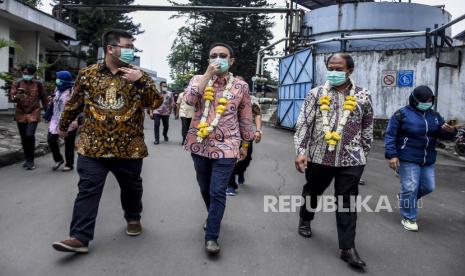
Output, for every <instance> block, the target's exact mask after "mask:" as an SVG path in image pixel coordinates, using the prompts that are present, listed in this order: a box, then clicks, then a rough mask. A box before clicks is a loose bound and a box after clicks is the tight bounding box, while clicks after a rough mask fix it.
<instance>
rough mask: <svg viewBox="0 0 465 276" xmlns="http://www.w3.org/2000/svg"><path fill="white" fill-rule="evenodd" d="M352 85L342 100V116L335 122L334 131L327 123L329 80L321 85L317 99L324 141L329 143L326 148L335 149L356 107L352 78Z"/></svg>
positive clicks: (329, 102)
mask: <svg viewBox="0 0 465 276" xmlns="http://www.w3.org/2000/svg"><path fill="white" fill-rule="evenodd" d="M350 83H351V85H352V87H351V89H350V93H349V96H347V97H346V100H345V101H344V105H343V110H344V113H343V115H342V118H340V119H339V122H337V128H336V131H331V130H332V127H331V126H330V125H329V118H328V113H329V111H330V110H331V108H330V104H331V97H329V96H328V92H329V90H330V89H331V85H330V84H329V82H326V83H325V85H324V86H323V93H322V96H321V97H320V100H319V105H320V111H321V114H322V119H323V131H324V139H325V141H326V143H327V144H328V145H329V147H328V150H329V151H334V150H335V149H336V145H337V143H338V142H339V141H340V140H341V138H342V137H341V135H342V130H343V128H344V126H345V125H346V123H347V119H348V118H349V115H350V113H351V112H352V111H354V110H355V108H356V107H357V98H356V97H355V84H354V82H353V81H352V80H350Z"/></svg>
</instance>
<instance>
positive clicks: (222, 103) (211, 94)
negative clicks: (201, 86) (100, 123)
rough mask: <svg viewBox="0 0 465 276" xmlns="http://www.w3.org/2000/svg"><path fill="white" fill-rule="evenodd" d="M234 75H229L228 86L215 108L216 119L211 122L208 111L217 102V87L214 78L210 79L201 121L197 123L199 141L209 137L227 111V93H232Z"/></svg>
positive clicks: (205, 93)
mask: <svg viewBox="0 0 465 276" xmlns="http://www.w3.org/2000/svg"><path fill="white" fill-rule="evenodd" d="M233 82H234V76H233V74H232V73H229V75H228V82H227V84H226V87H225V89H224V91H223V95H222V97H221V98H219V99H218V106H217V107H216V108H215V113H216V116H215V119H213V121H212V122H211V124H208V123H207V118H208V113H209V110H210V105H211V103H212V102H215V89H214V88H213V83H214V80H213V79H211V80H209V81H208V84H207V86H206V87H205V90H204V93H203V98H204V99H205V108H204V110H203V114H202V118H201V119H200V123H199V124H198V125H197V128H198V131H197V142H198V143H202V141H203V140H204V139H205V138H207V137H208V136H209V135H210V133H212V131H213V130H214V129H215V127H216V126H217V125H218V123H219V122H220V119H221V116H222V115H223V114H224V112H225V111H226V106H227V105H228V103H229V100H228V98H227V95H228V94H230V90H231V88H232V86H233Z"/></svg>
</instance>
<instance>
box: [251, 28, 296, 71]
mask: <svg viewBox="0 0 465 276" xmlns="http://www.w3.org/2000/svg"><path fill="white" fill-rule="evenodd" d="M286 40H289V38H288V37H284V38H281V39H279V40H277V41H275V42H273V43H271V44H270V45H268V46H266V47H265V48H263V49H260V50H258V53H257V70H256V71H255V75H256V76H258V75H259V74H260V57H261V56H262V53H263V51H266V50H268V49H270V48H272V47H274V46H275V45H277V44H279V43H281V42H283V41H286Z"/></svg>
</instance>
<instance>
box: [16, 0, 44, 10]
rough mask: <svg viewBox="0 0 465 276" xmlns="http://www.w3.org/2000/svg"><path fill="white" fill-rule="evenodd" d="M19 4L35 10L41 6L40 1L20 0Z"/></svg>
mask: <svg viewBox="0 0 465 276" xmlns="http://www.w3.org/2000/svg"><path fill="white" fill-rule="evenodd" d="M21 2H23V3H24V4H26V5H29V6H31V7H35V8H37V7H40V6H41V5H42V0H22V1H21Z"/></svg>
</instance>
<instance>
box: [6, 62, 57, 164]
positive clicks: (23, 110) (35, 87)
mask: <svg viewBox="0 0 465 276" xmlns="http://www.w3.org/2000/svg"><path fill="white" fill-rule="evenodd" d="M21 71H22V73H23V77H22V78H21V79H20V80H18V81H16V82H15V83H13V85H12V86H11V93H10V97H11V100H12V101H13V102H15V103H16V111H15V120H16V122H17V124H18V130H19V135H20V136H21V143H22V145H23V151H24V158H25V160H26V161H25V162H24V164H23V168H25V169H26V170H33V169H35V164H34V151H35V141H36V138H35V134H36V130H37V124H38V123H39V122H40V103H41V102H42V106H43V108H44V109H45V110H47V106H48V99H47V94H46V92H45V89H44V86H43V84H42V83H41V82H39V81H37V80H35V79H34V75H35V73H36V71H37V68H36V66H35V65H33V64H26V65H24V66H22V67H21Z"/></svg>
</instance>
